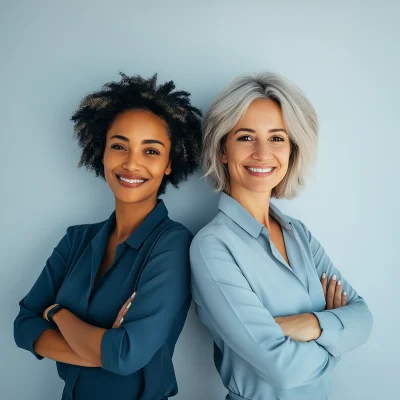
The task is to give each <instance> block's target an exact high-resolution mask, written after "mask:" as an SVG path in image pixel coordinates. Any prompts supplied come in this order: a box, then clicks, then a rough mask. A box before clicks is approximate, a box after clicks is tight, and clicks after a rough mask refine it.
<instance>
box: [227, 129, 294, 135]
mask: <svg viewBox="0 0 400 400" xmlns="http://www.w3.org/2000/svg"><path fill="white" fill-rule="evenodd" d="M239 131H245V132H250V133H256V131H255V130H254V129H251V128H239V129H237V130H236V131H235V133H234V135H236V134H237V133H238V132H239ZM268 132H269V133H276V132H285V133H286V135H287V134H288V133H287V132H286V129H283V128H275V129H270V130H269V131H268Z"/></svg>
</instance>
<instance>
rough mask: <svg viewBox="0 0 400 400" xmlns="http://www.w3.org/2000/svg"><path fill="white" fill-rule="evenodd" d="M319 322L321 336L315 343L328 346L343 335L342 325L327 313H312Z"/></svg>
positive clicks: (334, 316)
mask: <svg viewBox="0 0 400 400" xmlns="http://www.w3.org/2000/svg"><path fill="white" fill-rule="evenodd" d="M313 314H314V315H315V316H316V317H317V318H318V321H319V326H320V327H321V330H322V332H321V335H320V336H319V338H318V339H316V342H317V343H318V344H319V345H321V346H324V347H325V346H329V343H332V342H333V341H335V340H339V339H340V335H341V334H342V333H343V324H342V323H341V321H340V319H339V318H338V317H337V316H336V315H335V314H332V313H330V312H329V311H327V312H315V313H313Z"/></svg>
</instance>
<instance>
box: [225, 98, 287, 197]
mask: <svg viewBox="0 0 400 400" xmlns="http://www.w3.org/2000/svg"><path fill="white" fill-rule="evenodd" d="M290 149H291V146H290V140H289V136H288V134H287V131H286V127H285V124H284V122H283V116H282V111H281V109H280V107H279V106H278V104H276V103H275V102H274V101H273V100H270V99H258V100H254V101H253V102H252V103H251V104H250V106H249V107H248V109H247V111H246V113H245V114H244V115H243V116H242V118H241V119H240V120H239V121H238V123H237V124H236V125H235V126H234V127H233V129H232V130H231V131H230V132H229V133H228V134H227V136H226V142H225V148H224V151H223V153H222V154H221V161H222V162H223V163H224V164H227V167H228V170H229V186H230V194H231V196H233V197H236V196H240V195H242V194H244V193H245V192H247V193H249V192H257V193H269V194H271V191H272V189H273V188H274V187H275V186H277V185H278V184H279V182H281V181H282V179H283V178H284V176H285V174H286V172H287V170H288V166H289V156H290Z"/></svg>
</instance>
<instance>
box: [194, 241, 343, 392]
mask: <svg viewBox="0 0 400 400" xmlns="http://www.w3.org/2000/svg"><path fill="white" fill-rule="evenodd" d="M190 256H191V265H192V293H193V298H194V300H195V302H196V311H197V314H198V316H199V318H200V319H201V320H202V321H203V323H204V324H205V325H206V326H207V327H208V328H209V330H210V332H211V333H212V334H213V333H215V334H216V335H217V336H218V337H220V338H221V339H222V340H223V341H224V342H225V343H226V345H227V346H229V347H230V348H231V349H232V350H233V351H235V352H236V353H237V354H238V355H239V356H240V357H242V358H243V359H244V360H246V361H247V362H248V363H249V365H251V367H252V368H253V369H254V371H255V373H257V374H258V375H259V376H260V377H262V378H263V379H265V380H267V381H268V382H270V383H271V384H272V385H274V386H275V387H278V388H293V387H297V386H302V385H306V384H308V383H311V382H313V381H315V380H317V379H319V378H321V377H322V376H324V375H325V374H327V373H329V372H330V371H331V370H332V368H334V366H335V365H336V363H337V361H338V360H339V359H335V358H334V357H333V356H332V355H331V354H329V353H328V352H327V351H326V350H325V349H324V348H323V347H321V346H319V345H318V344H317V343H316V342H314V341H311V342H304V343H302V342H298V341H294V340H291V339H290V337H287V336H285V334H284V332H283V331H282V329H281V327H280V326H279V324H278V323H277V322H276V321H275V320H274V318H273V317H272V315H271V314H270V312H269V311H268V310H267V309H266V308H265V307H264V305H263V304H262V303H261V301H260V299H259V298H258V297H257V295H256V294H255V293H254V292H253V291H252V289H251V287H250V285H249V284H248V282H247V280H246V278H245V277H244V276H243V274H242V272H241V270H240V268H239V267H238V265H237V264H236V262H235V260H234V258H233V257H232V255H231V253H230V251H229V249H228V248H227V247H226V245H225V244H224V243H223V241H222V240H221V237H220V235H218V236H217V235H215V236H214V235H203V236H201V237H200V236H196V238H195V239H194V241H193V242H192V245H191V248H190Z"/></svg>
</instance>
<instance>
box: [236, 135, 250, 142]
mask: <svg viewBox="0 0 400 400" xmlns="http://www.w3.org/2000/svg"><path fill="white" fill-rule="evenodd" d="M251 140H252V137H251V136H249V135H245V136H240V138H239V139H238V141H241V142H250V141H251Z"/></svg>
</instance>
